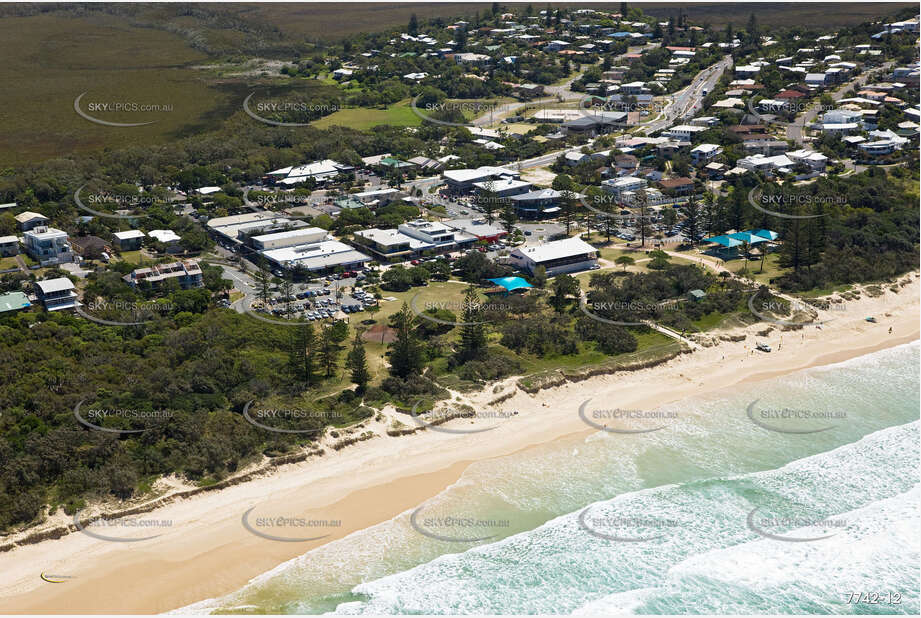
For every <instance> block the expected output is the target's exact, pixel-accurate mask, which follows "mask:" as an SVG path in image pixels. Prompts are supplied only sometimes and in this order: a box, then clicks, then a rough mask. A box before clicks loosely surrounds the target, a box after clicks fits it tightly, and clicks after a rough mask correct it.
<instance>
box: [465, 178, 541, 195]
mask: <svg viewBox="0 0 921 618" xmlns="http://www.w3.org/2000/svg"><path fill="white" fill-rule="evenodd" d="M473 186H474V187H476V189H477V191H478V193H479V194H480V195H481V196H486V195H488V194H493V195H495V197H498V198H506V197H512V196H513V195H521V194H522V193H527V192H528V191H530V190H531V187H532V185H531V183H530V182H528V181H526V180H518V179H516V178H501V179H499V180H487V181H485V182H476V183H474V184H473Z"/></svg>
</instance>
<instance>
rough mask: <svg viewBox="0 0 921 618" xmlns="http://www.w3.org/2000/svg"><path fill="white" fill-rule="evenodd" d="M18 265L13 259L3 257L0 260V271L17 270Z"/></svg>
mask: <svg viewBox="0 0 921 618" xmlns="http://www.w3.org/2000/svg"><path fill="white" fill-rule="evenodd" d="M18 266H19V264H17V263H16V258H15V257H5V258H0V270H7V269H9V268H17V267H18Z"/></svg>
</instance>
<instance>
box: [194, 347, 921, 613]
mask: <svg viewBox="0 0 921 618" xmlns="http://www.w3.org/2000/svg"><path fill="white" fill-rule="evenodd" d="M919 358H921V354H919V345H918V344H917V343H913V344H908V345H904V346H899V347H897V348H893V349H890V350H884V351H881V352H877V353H874V354H870V355H867V356H863V357H860V358H857V359H852V360H850V361H847V362H845V363H839V364H836V365H829V366H826V367H819V368H813V369H809V370H805V371H801V372H797V373H795V374H791V375H788V376H784V377H782V378H777V379H774V380H768V381H762V382H758V383H753V384H750V385H743V386H741V387H738V388H735V389H733V390H732V391H731V392H726V393H721V394H720V395H719V396H712V397H707V398H699V399H692V400H686V401H682V402H680V403H677V404H673V405H670V406H667V407H666V408H664V409H662V410H661V411H663V412H667V413H670V414H671V416H672V418H669V419H668V420H667V421H663V422H659V423H657V424H658V425H662V424H664V425H665V427H664V428H663V429H661V430H659V431H654V432H650V433H643V434H613V433H604V432H595V433H593V434H591V435H589V436H588V437H587V438H585V437H579V438H578V439H576V438H572V439H567V440H562V441H559V442H556V443H553V444H549V445H544V446H542V447H540V448H535V449H529V450H527V451H525V452H522V453H517V454H515V455H513V456H509V457H505V458H500V459H495V460H489V461H483V462H478V463H476V464H474V465H472V466H471V467H470V468H469V469H468V470H467V471H465V473H464V475H463V476H462V478H461V479H460V480H459V481H458V482H457V483H455V484H454V485H452V486H451V487H449V488H447V489H446V490H444V491H443V492H442V493H441V494H439V495H438V496H436V497H435V498H433V499H431V500H429V501H428V502H427V503H426V504H424V505H420V506H419V507H416V508H414V509H412V510H410V511H408V512H406V513H403V514H401V515H400V516H398V517H396V518H394V519H393V520H391V521H388V522H384V523H382V524H379V525H377V526H374V527H371V528H368V529H365V530H361V531H358V532H356V533H353V534H352V535H350V536H348V537H346V538H344V539H340V540H338V541H335V542H333V543H329V544H328V545H325V546H323V547H320V548H318V549H316V550H313V551H310V552H307V553H305V554H304V555H302V556H300V557H298V558H296V559H294V560H291V561H289V562H287V563H285V564H283V565H280V566H279V567H277V568H276V569H274V570H272V571H270V572H269V573H265V574H263V575H261V576H259V577H257V578H255V579H254V580H253V581H251V582H250V583H249V584H248V585H247V586H246V587H244V588H243V589H241V590H239V591H237V592H235V593H233V594H231V595H228V596H226V597H222V598H219V599H211V600H208V601H204V602H202V603H198V604H196V605H193V606H191V607H187V608H184V609H183V610H182V611H185V612H189V611H192V612H201V613H291V614H300V613H311V614H315V613H337V614H368V613H370V614H400V613H413V614H418V613H422V614H443V613H444V614H452V613H486V614H530V613H547V614H577V615H578V614H598V613H637V614H662V613H664V614H684V613H688V614H693V613H783V614H786V613H859V614H867V613H885V614H890V613H918V611H919V599H918V592H917V589H918V579H919V555H918V548H919V534H918V530H919V523H921V522H919V516H918V506H919V491H921V490H919V486H918V478H919V448H918V441H919V420H918V419H919V408H921V401H919V377H918V376H919V371H921V361H919ZM650 388H655V385H654V384H651V385H650ZM753 402H754V403H753ZM578 403H580V402H577V403H576V404H574V409H573V414H574V415H575V414H577V413H578ZM605 403H606V405H607V406H608V407H614V406H615V404H614V403H610V402H605ZM773 411H780V412H776V413H775V412H773ZM806 415H809V416H819V417H822V418H808V419H804V418H801V417H803V416H806ZM752 416H753V417H754V419H755V420H754V421H753V420H752V418H751V417H752ZM790 416H795V417H799V418H789V417H790ZM759 423H760V424H759ZM780 430H782V431H780ZM807 432H808V433H807ZM470 539H479V540H470ZM266 542H267V543H268V542H271V541H266ZM896 600H897V601H898V603H895V601H896Z"/></svg>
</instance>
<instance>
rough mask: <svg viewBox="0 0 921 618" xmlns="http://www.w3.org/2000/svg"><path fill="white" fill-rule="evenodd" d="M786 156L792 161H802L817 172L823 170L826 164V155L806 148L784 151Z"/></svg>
mask: <svg viewBox="0 0 921 618" xmlns="http://www.w3.org/2000/svg"><path fill="white" fill-rule="evenodd" d="M786 157H787V158H788V159H790V160H791V161H793V162H794V163H802V164H804V165H808V166H809V167H811V168H812V169H814V170H816V171H819V172H824V171H825V168H826V166H827V165H828V157H826V156H825V155H823V154H822V153H820V152H815V151H814V150H807V149H806V148H802V149H800V150H794V151H793V152H788V153H786Z"/></svg>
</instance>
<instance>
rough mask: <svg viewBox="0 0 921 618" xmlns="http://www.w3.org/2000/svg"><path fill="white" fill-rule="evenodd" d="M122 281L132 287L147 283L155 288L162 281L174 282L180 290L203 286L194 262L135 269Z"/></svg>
mask: <svg viewBox="0 0 921 618" xmlns="http://www.w3.org/2000/svg"><path fill="white" fill-rule="evenodd" d="M123 279H124V280H125V281H126V282H127V283H128V285H130V286H132V287H137V286H138V285H139V284H141V283H144V282H146V283H148V284H150V285H151V286H153V287H155V288H157V287H160V286H161V285H162V284H163V282H164V281H169V280H174V281H176V282H177V283H178V284H179V286H180V287H181V288H182V289H184V290H185V289H189V288H198V287H201V286H202V285H203V282H202V273H201V267H200V266H199V265H198V264H196V263H195V262H171V263H169V264H157V265H156V266H151V267H150V268H137V269H135V270H133V271H132V272H130V273H129V274H127V275H125V276H124V277H123Z"/></svg>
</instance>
